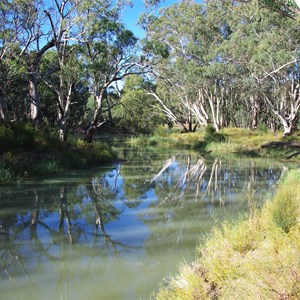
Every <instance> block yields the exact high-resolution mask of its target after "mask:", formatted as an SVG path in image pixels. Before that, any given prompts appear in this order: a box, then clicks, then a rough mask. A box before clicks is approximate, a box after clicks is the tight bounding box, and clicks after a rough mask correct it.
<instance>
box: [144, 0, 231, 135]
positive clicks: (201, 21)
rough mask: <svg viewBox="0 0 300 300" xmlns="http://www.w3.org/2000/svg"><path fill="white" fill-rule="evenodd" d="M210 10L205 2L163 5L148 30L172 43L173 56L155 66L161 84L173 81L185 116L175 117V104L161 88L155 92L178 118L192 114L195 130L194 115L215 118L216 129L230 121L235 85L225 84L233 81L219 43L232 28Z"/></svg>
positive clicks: (179, 109)
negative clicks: (230, 100)
mask: <svg viewBox="0 0 300 300" xmlns="http://www.w3.org/2000/svg"><path fill="white" fill-rule="evenodd" d="M211 14H213V12H212V13H211ZM211 14H208V13H207V10H206V7H204V6H203V5H200V4H197V3H195V2H194V1H182V2H180V3H179V4H175V5H173V6H172V7H169V8H166V9H164V10H163V11H162V12H161V16H160V17H158V18H155V19H154V20H153V21H152V22H151V23H150V24H149V26H148V36H149V37H151V39H153V40H158V41H160V42H162V43H165V44H166V45H167V47H168V49H169V53H170V55H169V59H168V60H166V62H165V63H163V64H161V65H160V66H159V68H156V70H157V72H158V74H159V80H158V86H161V85H164V86H168V88H169V90H171V91H172V94H171V97H172V98H173V99H174V100H175V101H176V102H177V112H180V113H181V116H180V117H176V119H175V118H174V116H175V113H174V109H171V108H170V106H169V105H167V103H166V102H165V101H163V99H162V98H161V97H160V95H159V94H158V93H156V95H154V96H155V97H156V99H158V100H159V102H160V103H161V104H162V105H163V106H164V110H165V111H168V112H169V116H170V117H171V118H173V120H174V121H176V122H178V119H180V118H181V119H184V120H187V121H188V124H189V128H188V130H189V131H191V130H193V129H192V126H191V123H192V121H193V119H194V120H196V121H197V122H198V123H199V124H201V125H207V123H213V124H214V126H215V128H216V130H219V129H220V127H222V126H224V125H226V124H227V123H228V122H226V120H225V117H226V109H227V105H226V104H227V102H228V101H227V98H228V97H229V91H230V90H229V89H228V88H226V86H229V85H230V81H231V76H230V72H231V70H230V69H229V68H228V65H225V64H224V62H223V60H222V58H221V57H220V55H219V53H218V49H219V47H220V45H221V44H222V42H223V40H224V39H226V38H227V36H228V35H229V31H228V29H227V28H226V24H223V23H222V22H221V21H219V20H218V19H217V18H215V19H213V18H212V16H211ZM170 111H171V112H172V116H171V113H170Z"/></svg>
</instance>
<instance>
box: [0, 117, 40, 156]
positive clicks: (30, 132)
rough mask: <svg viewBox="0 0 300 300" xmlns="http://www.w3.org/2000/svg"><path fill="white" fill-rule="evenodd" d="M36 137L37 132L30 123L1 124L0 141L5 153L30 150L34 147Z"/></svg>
mask: <svg viewBox="0 0 300 300" xmlns="http://www.w3.org/2000/svg"><path fill="white" fill-rule="evenodd" d="M35 136H36V131H35V129H34V127H33V126H32V124H30V123H22V122H15V123H6V124H3V123H1V124H0V141H1V150H2V151H3V152H4V151H10V150H16V149H20V148H21V149H24V150H28V149H30V148H32V147H33V146H34V141H35Z"/></svg>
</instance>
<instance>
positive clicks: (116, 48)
mask: <svg viewBox="0 0 300 300" xmlns="http://www.w3.org/2000/svg"><path fill="white" fill-rule="evenodd" d="M91 22H92V25H91V27H90V28H91V30H90V31H88V32H87V34H86V36H85V37H86V38H85V40H84V41H83V43H81V60H82V63H83V64H84V65H85V69H86V70H87V72H88V73H87V76H88V78H89V82H90V93H91V95H92V96H93V99H94V103H95V109H94V112H93V114H92V118H91V121H90V123H89V125H88V127H87V129H86V131H85V137H84V139H85V141H87V142H89V143H92V142H93V136H94V133H95V131H96V129H97V127H99V126H101V125H102V122H103V120H102V114H103V101H104V99H105V95H106V93H107V89H108V88H109V87H110V86H111V85H112V84H113V83H115V82H117V81H120V80H122V79H124V78H125V77H126V76H128V75H131V74H141V73H145V72H147V70H148V69H149V67H150V65H148V64H147V63H145V61H143V59H139V58H138V57H137V52H138V48H137V41H138V40H137V38H136V37H135V36H134V35H133V33H132V32H131V31H129V30H127V29H126V28H125V27H124V25H123V24H122V23H121V22H120V21H119V14H118V11H114V10H110V11H106V12H103V13H102V14H101V15H98V17H97V19H94V20H91Z"/></svg>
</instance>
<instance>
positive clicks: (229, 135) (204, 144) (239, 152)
mask: <svg viewBox="0 0 300 300" xmlns="http://www.w3.org/2000/svg"><path fill="white" fill-rule="evenodd" d="M129 142H130V143H131V144H137V145H149V146H165V147H177V148H190V149H194V150H198V151H199V152H200V153H203V154H208V153H209V154H211V155H212V156H219V157H226V158H228V156H232V157H236V156H237V157H268V158H270V157H273V158H275V157H276V158H279V159H286V158H287V157H289V156H291V154H292V153H296V152H297V151H300V148H299V147H298V148H297V147H289V146H285V143H288V142H300V133H299V132H296V133H295V134H294V135H292V136H289V137H283V136H282V132H271V131H267V130H264V129H257V130H251V129H243V128H224V129H222V130H221V131H220V132H218V133H217V132H215V131H214V129H213V128H212V126H208V127H207V128H201V129H199V130H198V131H196V132H191V133H180V132H176V131H175V132H174V131H170V130H168V129H162V128H160V129H159V130H157V132H156V134H155V135H153V136H151V137H143V136H142V137H134V138H131V139H130V140H129ZM268 142H282V146H277V147H264V145H265V144H267V143H268ZM293 158H294V159H297V157H296V156H295V157H293Z"/></svg>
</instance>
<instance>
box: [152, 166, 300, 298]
mask: <svg viewBox="0 0 300 300" xmlns="http://www.w3.org/2000/svg"><path fill="white" fill-rule="evenodd" d="M299 217H300V171H292V172H290V173H288V175H287V176H286V177H285V178H284V180H282V182H281V183H280V186H279V188H278V190H277V193H276V195H275V196H274V198H273V200H272V201H271V200H270V201H268V202H267V203H266V204H265V206H264V207H263V208H262V210H261V211H257V210H255V209H254V210H252V212H251V214H250V217H249V219H247V220H241V221H239V222H237V223H235V224H228V223H224V224H223V226H222V227H221V228H216V229H214V231H213V232H212V234H211V236H210V237H209V238H208V240H207V241H206V243H205V244H204V245H202V246H201V247H199V249H198V254H199V256H198V259H197V260H196V261H195V262H194V263H193V264H192V265H184V266H183V267H181V269H180V270H179V275H177V276H176V277H173V278H172V279H170V280H169V285H168V286H165V287H162V288H161V290H160V291H159V293H158V294H157V295H155V298H157V299H299V298H300V220H299Z"/></svg>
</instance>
